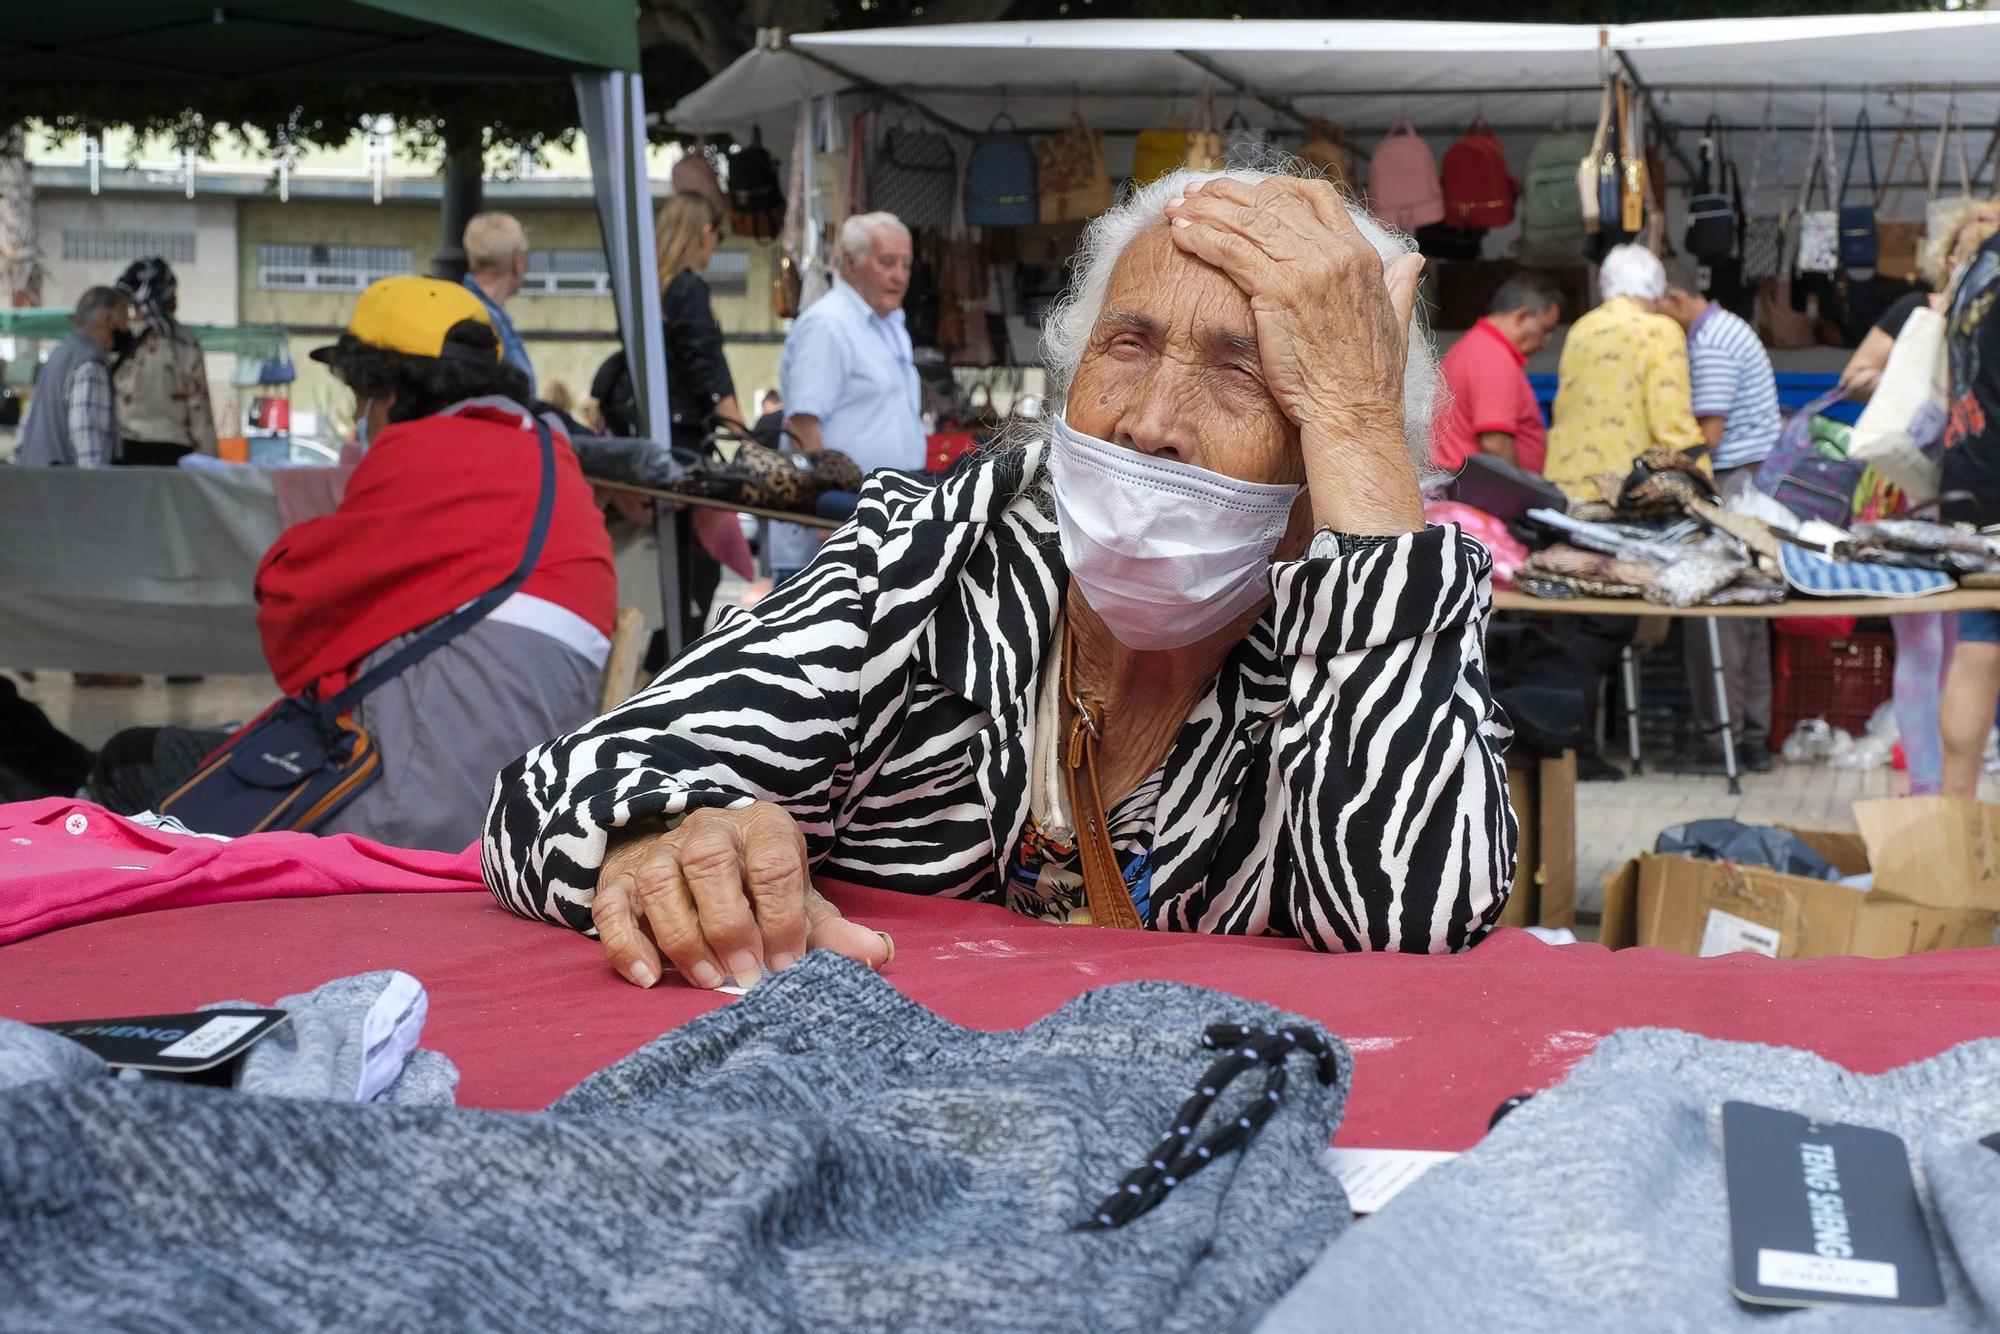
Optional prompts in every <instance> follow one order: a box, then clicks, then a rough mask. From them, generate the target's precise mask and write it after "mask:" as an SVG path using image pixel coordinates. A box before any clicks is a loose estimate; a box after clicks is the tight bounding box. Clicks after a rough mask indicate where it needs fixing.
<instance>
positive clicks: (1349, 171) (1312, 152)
mask: <svg viewBox="0 0 2000 1334" xmlns="http://www.w3.org/2000/svg"><path fill="white" fill-rule="evenodd" d="M1305 128H1306V141H1305V145H1304V146H1303V147H1301V148H1300V149H1299V157H1300V158H1301V159H1303V160H1304V161H1305V162H1306V163H1307V165H1309V166H1311V167H1312V169H1313V170H1314V171H1317V172H1318V173H1319V174H1320V175H1322V176H1324V177H1326V179H1327V180H1329V181H1332V182H1333V183H1334V184H1335V185H1337V186H1339V187H1340V188H1341V189H1343V190H1346V191H1349V192H1352V191H1353V190H1354V154H1353V153H1352V152H1351V151H1350V150H1349V149H1348V147H1347V131H1346V130H1344V129H1342V128H1341V127H1340V126H1339V125H1336V124H1335V123H1334V122H1332V121H1330V120H1323V119H1321V118H1319V117H1314V118H1313V119H1311V120H1308V121H1307V122H1306V127H1305Z"/></svg>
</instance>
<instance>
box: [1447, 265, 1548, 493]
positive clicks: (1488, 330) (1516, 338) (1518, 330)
mask: <svg viewBox="0 0 2000 1334" xmlns="http://www.w3.org/2000/svg"><path fill="white" fill-rule="evenodd" d="M1490 309H1491V313H1489V314H1488V315H1487V316H1486V318H1485V319H1482V320H1481V321H1479V323H1477V324H1475V325H1473V326H1472V328H1470V329H1468V330H1467V331H1466V333H1465V336H1464V337H1463V338H1460V339H1459V340H1458V341H1457V342H1456V343H1453V344H1452V345H1451V350H1450V351H1449V352H1446V353H1445V354H1444V363H1443V367H1442V369H1443V372H1444V382H1445V384H1446V386H1448V387H1449V388H1450V390H1451V398H1450V402H1449V403H1448V404H1447V405H1446V407H1445V410H1444V411H1443V412H1441V413H1439V414H1438V419H1437V426H1436V429H1435V430H1434V432H1433V433H1432V436H1431V463H1432V464H1433V465H1435V466H1436V467H1438V468H1440V469H1442V470H1443V471H1445V472H1457V471H1458V470H1459V469H1460V468H1463V467H1464V466H1465V461H1466V460H1467V459H1469V458H1471V457H1472V456H1473V455H1474V454H1492V455H1495V456H1496V457H1498V458H1502V459H1505V460H1506V461H1507V462H1509V463H1512V464H1515V465H1517V466H1519V467H1522V468H1525V469H1527V470H1528V471H1529V472H1540V471H1541V470H1542V454H1543V451H1544V448H1545V447H1546V444H1547V436H1546V431H1545V429H1544V427H1543V425H1542V410H1541V408H1540V406H1539V405H1537V404H1536V402H1535V389H1534V386H1533V385H1531V384H1529V383H1528V358H1529V357H1531V356H1533V355H1534V354H1535V353H1537V352H1539V351H1541V350H1542V348H1543V347H1544V346H1545V345H1546V344H1547V343H1548V341H1549V335H1550V334H1551V333H1553V332H1554V331H1555V327H1556V325H1557V324H1559V323H1561V322H1562V293H1561V292H1560V291H1558V290H1557V289H1556V287H1555V285H1554V284H1552V283H1551V282H1550V281H1549V280H1548V279H1546V278H1543V277H1539V276H1537V275H1535V274H1532V273H1518V274H1515V275H1514V276H1513V277H1512V278H1509V279H1508V280H1507V281H1506V282H1504V283H1502V284H1501V285H1500V290H1499V291H1498V292H1495V293H1494V294H1493V305H1492V307H1491V308H1490Z"/></svg>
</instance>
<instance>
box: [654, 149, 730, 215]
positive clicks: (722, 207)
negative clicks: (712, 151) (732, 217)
mask: <svg viewBox="0 0 2000 1334" xmlns="http://www.w3.org/2000/svg"><path fill="white" fill-rule="evenodd" d="M668 179H670V180H671V181H672V182H673V187H674V193H675V194H677V195H699V196H700V197H701V198H703V199H705V200H707V201H708V207H709V211H710V212H712V213H714V214H715V220H716V222H717V224H718V225H719V224H720V223H721V222H722V221H723V219H725V218H726V217H728V216H729V199H728V196H726V195H725V194H723V192H722V178H721V177H720V176H718V175H717V174H716V171H715V164H714V163H713V162H710V161H709V147H708V136H706V135H700V136H697V137H696V139H695V141H694V142H693V143H692V144H687V145H684V146H683V147H682V149H681V155H680V159H679V160H678V161H676V162H675V163H674V169H673V173H672V175H671V176H670V177H669V178H668Z"/></svg>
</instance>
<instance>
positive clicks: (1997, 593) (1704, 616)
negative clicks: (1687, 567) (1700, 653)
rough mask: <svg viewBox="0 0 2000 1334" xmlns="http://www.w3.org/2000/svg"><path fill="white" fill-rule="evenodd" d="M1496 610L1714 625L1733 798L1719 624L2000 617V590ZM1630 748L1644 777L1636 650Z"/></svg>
mask: <svg viewBox="0 0 2000 1334" xmlns="http://www.w3.org/2000/svg"><path fill="white" fill-rule="evenodd" d="M1493 610H1495V611H1514V612H1526V613H1529V614H1531V615H1542V616H1678V617H1682V618H1684V619H1692V620H1702V621H1705V622H1707V625H1708V655H1709V658H1708V660H1709V661H1710V662H1711V663H1713V664H1714V665H1715V696H1716V705H1717V712H1718V714H1719V715H1720V717H1721V720H1722V762H1723V771H1724V773H1726V774H1727V775H1728V778H1729V791H1730V793H1731V794H1732V795H1735V794H1738V793H1741V792H1742V791H1743V784H1742V781H1741V777H1740V775H1739V774H1738V772H1737V769H1736V743H1735V740H1734V738H1732V737H1731V736H1730V734H1729V695H1728V692H1727V691H1726V690H1724V689H1723V683H1722V646H1721V643H1720V638H1719V636H1718V635H1717V633H1716V628H1715V623H1716V621H1718V620H1765V621H1773V620H1778V619H1780V618H1781V617H1786V616H1854V617H1862V616H1914V615H1917V614H1918V613H1920V612H1934V611H1937V612H1960V611H2000V588H1954V589H1950V590H1948V591H1946V592H1943V593H1927V594H1925V595H1924V596H1922V597H1913V598H1818V597H1813V598H1790V599H1787V600H1786V601H1784V602H1774V603H1768V604H1765V605H1763V606H1756V607H1669V606H1665V605H1662V604H1660V603H1657V602H1647V601H1645V600H1644V599H1643V598H1538V597H1535V596H1533V595H1532V594H1529V593H1523V592H1521V591H1519V590H1518V589H1495V590H1494V593H1493ZM1623 670H1624V675H1625V698H1626V699H1627V700H1628V701H1631V706H1629V707H1627V709H1626V710H1625V721H1626V727H1627V729H1628V731H1627V743H1628V745H1629V747H1630V752H1631V757H1632V772H1634V773H1638V772H1639V771H1640V764H1641V761H1640V758H1639V712H1638V709H1637V707H1636V704H1637V700H1638V698H1639V691H1638V672H1637V669H1636V668H1635V667H1634V665H1633V660H1632V650H1631V649H1630V648H1627V649H1626V650H1625V655H1624V669H1623Z"/></svg>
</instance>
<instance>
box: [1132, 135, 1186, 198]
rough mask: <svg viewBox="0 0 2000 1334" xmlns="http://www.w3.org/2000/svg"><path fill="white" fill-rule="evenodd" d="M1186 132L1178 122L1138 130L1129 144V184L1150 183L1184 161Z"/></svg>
mask: <svg viewBox="0 0 2000 1334" xmlns="http://www.w3.org/2000/svg"><path fill="white" fill-rule="evenodd" d="M1187 155H1188V132H1187V131H1186V130H1185V129H1183V128H1182V127H1181V126H1179V125H1172V126H1167V127H1165V128H1162V129H1156V130H1141V131H1139V138H1138V142H1137V143H1135V144H1134V145H1133V148H1132V184H1134V185H1151V184H1152V183H1153V182H1154V181H1157V180H1159V179H1160V177H1162V176H1164V175H1166V174H1167V173H1168V172H1170V171H1178V170H1179V169H1180V165H1181V163H1183V162H1185V161H1187Z"/></svg>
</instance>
